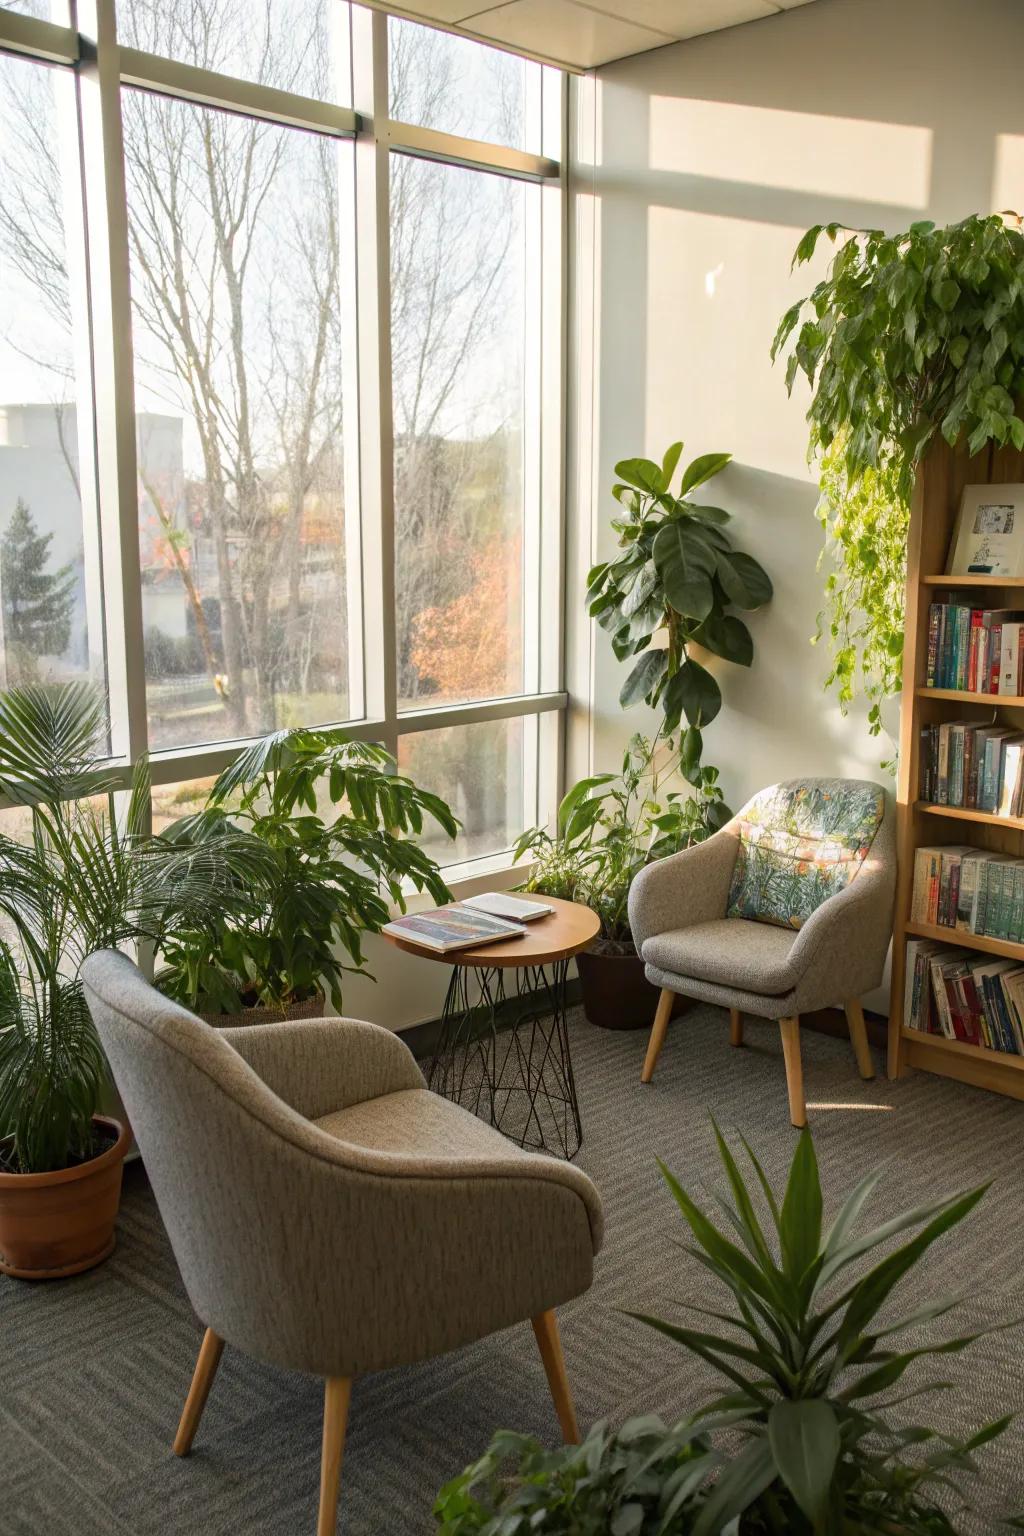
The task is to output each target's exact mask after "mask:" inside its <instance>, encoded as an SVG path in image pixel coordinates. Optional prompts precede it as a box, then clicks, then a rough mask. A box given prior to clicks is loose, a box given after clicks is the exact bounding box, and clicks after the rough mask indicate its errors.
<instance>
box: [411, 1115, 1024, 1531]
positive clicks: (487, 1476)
mask: <svg viewBox="0 0 1024 1536" xmlns="http://www.w3.org/2000/svg"><path fill="white" fill-rule="evenodd" d="M715 1136H716V1139H717V1144H718V1151H719V1156H720V1158H721V1162H722V1165H723V1168H724V1172H725V1176H726V1181H727V1185H728V1194H721V1195H720V1196H718V1207H719V1210H720V1212H721V1215H722V1216H723V1217H724V1221H725V1230H723V1228H722V1226H721V1225H719V1224H716V1222H714V1221H712V1220H711V1219H710V1217H709V1216H708V1215H707V1214H706V1213H705V1212H704V1211H703V1210H702V1209H701V1207H700V1206H699V1205H698V1204H697V1202H696V1201H695V1200H694V1199H693V1198H692V1197H691V1196H690V1195H689V1194H688V1193H687V1192H686V1191H685V1190H684V1189H683V1187H682V1186H681V1184H680V1183H679V1181H678V1179H676V1178H675V1176H674V1175H673V1174H672V1173H670V1172H669V1170H668V1169H667V1168H666V1167H665V1166H664V1164H662V1165H660V1166H661V1169H662V1173H663V1175H664V1178H665V1181H666V1183H667V1184H668V1187H669V1189H670V1190H671V1192H672V1195H673V1196H674V1198H675V1200H676V1203H677V1204H678V1206H679V1208H680V1210H681V1211H682V1213H683V1216H684V1218H685V1220H686V1223H687V1225H688V1227H689V1229H690V1233H691V1234H692V1236H693V1238H694V1239H695V1246H692V1247H691V1248H689V1249H688V1251H689V1252H690V1253H691V1255H692V1256H693V1257H694V1258H695V1259H696V1260H697V1261H698V1263H699V1264H700V1265H701V1266H702V1267H703V1268H704V1269H705V1270H707V1271H708V1272H709V1274H710V1275H711V1276H712V1277H713V1279H714V1281H715V1282H717V1283H718V1284H719V1285H720V1286H721V1287H722V1288H723V1289H724V1290H725V1291H726V1293H727V1294H728V1296H729V1297H731V1301H732V1306H731V1307H727V1310H716V1309H713V1308H706V1307H704V1306H702V1305H697V1304H696V1303H680V1306H681V1308H682V1309H683V1310H684V1311H689V1312H693V1313H695V1314H698V1315H699V1316H700V1317H702V1318H703V1319H705V1320H707V1323H708V1326H706V1327H703V1328H696V1327H687V1326H686V1325H684V1324H683V1323H679V1322H676V1321H666V1320H663V1319H661V1318H655V1317H651V1316H648V1315H646V1314H643V1313H629V1314H627V1315H629V1316H631V1317H635V1318H637V1319H638V1320H639V1321H641V1322H643V1323H646V1324H648V1325H649V1326H650V1327H652V1328H656V1329H657V1330H658V1331H659V1332H661V1333H663V1334H666V1335H667V1336H668V1337H669V1338H671V1339H674V1340H675V1341H676V1342H677V1343H679V1344H681V1345H683V1346H684V1348H686V1349H687V1350H689V1351H690V1352H691V1353H693V1354H695V1355H697V1356H699V1357H700V1358H701V1359H702V1360H704V1361H706V1362H708V1363H709V1364H711V1365H713V1366H714V1367H715V1368H716V1370H718V1371H719V1372H720V1373H721V1374H722V1376H724V1377H725V1379H726V1381H727V1383H728V1387H729V1389H728V1391H726V1392H725V1393H724V1394H722V1395H720V1396H717V1397H716V1398H714V1399H713V1400H712V1401H710V1402H709V1403H707V1404H706V1405H705V1406H704V1407H703V1408H702V1409H701V1410H700V1412H699V1413H697V1414H695V1415H693V1417H692V1418H690V1419H688V1420H685V1421H683V1422H681V1423H680V1424H677V1425H676V1426H675V1427H674V1428H671V1429H666V1428H665V1427H664V1426H663V1425H661V1424H660V1422H659V1421H657V1420H653V1419H650V1418H646V1419H643V1420H638V1421H634V1422H633V1423H631V1424H628V1425H625V1426H623V1429H622V1430H621V1431H620V1432H619V1435H618V1436H617V1437H609V1435H608V1434H607V1431H606V1429H605V1427H604V1426H603V1425H598V1426H596V1427H595V1429H594V1430H593V1431H592V1433H591V1435H590V1436H589V1437H588V1438H587V1440H586V1441H585V1443H584V1445H583V1446H581V1447H580V1446H568V1447H565V1448H564V1449H561V1450H558V1451H553V1452H542V1451H541V1450H540V1447H539V1446H538V1445H537V1444H536V1442H534V1441H530V1440H525V1439H520V1440H518V1441H517V1440H516V1439H515V1438H514V1437H513V1438H510V1437H508V1436H504V1437H501V1436H499V1437H498V1438H497V1439H496V1440H495V1441H494V1444H493V1445H492V1447H491V1450H490V1452H489V1453H488V1454H487V1456H485V1457H484V1458H483V1459H482V1460H481V1461H480V1462H477V1463H475V1464H474V1466H472V1467H470V1468H468V1469H467V1471H466V1472H464V1473H463V1474H462V1476H461V1477H459V1478H456V1479H455V1480H454V1481H453V1482H452V1483H450V1484H448V1485H447V1487H446V1488H444V1489H443V1490H442V1492H441V1495H440V1496H439V1499H438V1503H437V1505H436V1507H435V1516H436V1518H437V1520H438V1523H439V1525H440V1527H441V1530H442V1533H443V1536H533V1533H534V1532H537V1531H543V1532H545V1536H589V1533H590V1532H594V1533H597V1532H605V1531H607V1532H609V1533H611V1536H716V1533H723V1536H777V1533H778V1536H781V1533H784V1532H785V1533H792V1536H877V1533H886V1536H949V1533H953V1532H955V1531H956V1530H957V1528H958V1527H957V1525H956V1524H954V1518H955V1517H956V1510H955V1509H952V1505H953V1504H954V1501H955V1499H956V1498H957V1497H960V1496H961V1492H960V1490H961V1484H962V1481H963V1480H964V1479H965V1478H966V1477H968V1476H969V1475H971V1474H972V1473H974V1472H975V1471H976V1470H977V1468H976V1464H975V1461H974V1458H973V1452H974V1451H975V1450H977V1449H978V1448H979V1447H980V1446H982V1445H984V1444H986V1443H987V1442H988V1441H990V1440H993V1439H995V1437H996V1436H997V1435H999V1434H1001V1433H1002V1431H1003V1430H1004V1429H1005V1428H1006V1426H1007V1424H1008V1422H1009V1419H1008V1418H1001V1419H996V1420H994V1421H993V1422H991V1423H989V1424H986V1425H985V1426H984V1427H983V1428H981V1429H979V1430H978V1431H977V1433H975V1434H973V1435H972V1436H970V1437H969V1438H967V1439H963V1440H957V1439H953V1438H951V1437H949V1436H946V1435H942V1434H940V1433H939V1432H938V1431H937V1430H935V1429H933V1428H931V1427H929V1426H928V1425H925V1424H913V1423H909V1422H907V1421H906V1416H905V1415H903V1414H900V1415H899V1417H897V1416H896V1414H895V1412H894V1410H897V1409H898V1408H899V1409H901V1408H902V1407H903V1405H905V1404H907V1403H908V1402H910V1401H911V1400H912V1399H915V1398H919V1397H922V1396H923V1395H925V1394H927V1393H932V1392H939V1391H943V1390H948V1387H949V1384H948V1383H946V1382H942V1381H935V1380H926V1381H916V1382H915V1383H914V1384H913V1386H912V1387H909V1388H906V1389H903V1388H902V1385H901V1384H902V1380H903V1377H904V1375H905V1374H906V1373H907V1372H908V1371H909V1370H910V1369H911V1368H912V1367H913V1366H914V1365H915V1363H916V1362H918V1361H920V1360H923V1359H926V1358H927V1357H929V1356H941V1355H948V1354H953V1353H956V1352H958V1351H960V1350H962V1349H965V1348H966V1347H967V1346H968V1345H969V1344H971V1343H972V1342H973V1340H974V1339H976V1338H977V1337H978V1336H979V1335H978V1333H977V1332H974V1333H967V1334H960V1335H954V1336H951V1337H949V1338H945V1339H941V1340H938V1341H936V1342H930V1343H922V1342H918V1343H916V1344H915V1345H914V1346H913V1347H911V1348H904V1349H901V1348H899V1347H898V1343H897V1340H898V1337H899V1335H900V1334H902V1333H904V1332H907V1331H910V1330H912V1329H917V1328H921V1327H923V1326H925V1325H927V1324H931V1323H934V1322H935V1321H936V1320H937V1319H938V1318H941V1317H943V1316H944V1315H945V1314H947V1313H948V1312H950V1311H951V1310H952V1309H953V1308H954V1307H955V1306H957V1304H958V1301H959V1298H956V1297H953V1298H945V1299H942V1300H936V1301H933V1302H930V1303H927V1304H925V1305H922V1306H918V1307H917V1308H915V1309H914V1310H912V1311H911V1312H910V1313H909V1314H908V1315H906V1316H902V1317H892V1316H890V1315H889V1314H888V1313H887V1312H885V1315H883V1312H884V1309H885V1308H886V1306H887V1303H889V1301H890V1299H891V1298H892V1297H893V1293H894V1292H895V1290H896V1289H897V1287H898V1286H899V1285H900V1283H901V1282H902V1281H904V1280H905V1279H906V1277H907V1276H908V1275H909V1274H910V1273H911V1272H912V1271H913V1269H914V1266H915V1265H916V1264H917V1263H918V1262H919V1260H920V1259H921V1258H922V1257H923V1255H925V1254H926V1253H927V1252H928V1250H929V1248H930V1247H931V1246H932V1244H933V1243H935V1242H936V1241H937V1240H938V1239H939V1238H940V1237H942V1236H943V1235H944V1234H946V1233H947V1232H949V1231H950V1230H951V1229H952V1228H953V1227H955V1226H956V1225H957V1224H958V1223H959V1222H960V1221H962V1220H963V1219H964V1217H965V1216H967V1215H968V1214H969V1212H970V1211H972V1210H973V1209H974V1207H975V1206H976V1205H977V1203H978V1201H979V1200H980V1199H981V1198H982V1196H983V1195H984V1193H985V1188H986V1187H987V1186H985V1185H982V1186H980V1187H979V1188H976V1189H972V1190H968V1191H967V1192H966V1193H963V1194H958V1195H953V1196H951V1197H949V1198H945V1199H941V1200H935V1201H932V1202H929V1203H928V1204H926V1205H923V1206H918V1207H916V1208H915V1209H913V1210H910V1211H906V1212H903V1213H902V1214H900V1215H898V1216H892V1217H890V1218H889V1219H888V1220H885V1221H883V1222H881V1223H880V1224H879V1225H878V1226H876V1227H873V1228H870V1229H869V1230H867V1231H865V1232H860V1233H858V1230H857V1226H858V1222H859V1220H860V1218H861V1216H862V1214H863V1212H864V1210H865V1207H866V1206H867V1204H868V1201H869V1199H870V1197H871V1195H872V1193H873V1191H874V1190H875V1188H876V1186H877V1184H878V1182H879V1179H880V1177H881V1173H882V1170H876V1171H875V1172H873V1173H870V1174H868V1175H867V1177H866V1178H864V1179H862V1180H861V1182H860V1183H859V1184H858V1185H857V1187H856V1188H855V1189H854V1190H853V1192H852V1193H851V1194H850V1195H849V1197H848V1198H847V1199H846V1201H845V1202H844V1204H843V1206H842V1207H841V1209H840V1211H839V1214H838V1216H837V1217H836V1219H835V1221H834V1222H833V1223H832V1224H831V1226H830V1227H829V1228H828V1230H827V1231H826V1230H825V1228H824V1224H823V1200H822V1191H821V1183H820V1180H819V1176H818V1167H817V1161H816V1158H815V1153H814V1145H813V1142H812V1140H811V1136H810V1133H809V1132H808V1131H806V1130H805V1131H804V1132H803V1133H802V1134H801V1137H800V1140H799V1143H798V1145H797V1149H796V1152H795V1155H794V1158H793V1162H792V1165H791V1169H790V1173H789V1178H788V1182H787V1184H786V1188H785V1191H784V1193H783V1194H782V1197H781V1199H780V1198H779V1197H778V1196H777V1194H776V1193H775V1191H774V1190H773V1189H772V1186H771V1183H770V1182H769V1180H768V1178H767V1176H766V1174H765V1172H764V1169H763V1167H762V1166H761V1163H760V1162H759V1161H758V1159H757V1157H756V1156H755V1154H754V1152H753V1151H752V1150H751V1149H750V1147H749V1146H748V1145H747V1143H746V1142H744V1143H743V1146H744V1150H745V1154H746V1157H747V1159H748V1160H749V1164H750V1176H749V1177H750V1181H751V1183H750V1184H748V1181H747V1179H745V1178H744V1175H743V1172H742V1171H741V1169H740V1166H739V1164H738V1162H737V1160H736V1158H735V1157H734V1155H733V1153H732V1151H731V1149H730V1148H729V1146H728V1144H727V1142H726V1140H725V1138H724V1137H723V1136H722V1135H721V1133H720V1132H719V1130H718V1128H717V1126H716V1127H715ZM751 1185H752V1187H751ZM910 1232H912V1233H913V1236H911V1237H909V1238H908V1239H907V1240H905V1241H903V1242H902V1243H900V1242H898V1239H899V1238H900V1237H901V1235H902V1234H905V1233H910ZM712 1324H713V1325H714V1327H713V1329H712V1327H711V1326H710V1325H712ZM1007 1326H1009V1325H1007ZM723 1436H727V1437H728V1438H727V1439H725V1440H724V1442H723ZM623 1442H625V1443H623ZM640 1443H642V1445H643V1449H644V1454H643V1455H642V1456H636V1455H634V1454H632V1452H631V1450H630V1447H634V1448H635V1446H636V1445H637V1444H640ZM940 1494H941V1496H942V1502H941V1503H940V1502H939V1495H940ZM539 1511H540V1512H542V1513H538V1512H539ZM602 1521H603V1522H604V1523H603V1524H602ZM1009 1523H1011V1524H1018V1523H1019V1522H1017V1521H1011V1522H1009Z"/></svg>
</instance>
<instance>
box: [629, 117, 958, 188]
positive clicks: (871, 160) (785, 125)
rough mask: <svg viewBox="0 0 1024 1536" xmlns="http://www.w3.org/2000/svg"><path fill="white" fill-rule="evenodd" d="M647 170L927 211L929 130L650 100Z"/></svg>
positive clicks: (864, 120)
mask: <svg viewBox="0 0 1024 1536" xmlns="http://www.w3.org/2000/svg"><path fill="white" fill-rule="evenodd" d="M650 111H651V119H650V141H649V148H650V166H651V169H652V170H656V171H675V172H677V173H679V174H681V175H686V176H699V177H701V178H704V179H708V180H716V181H731V182H743V183H746V184H749V185H751V186H758V187H772V188H777V189H779V190H780V191H781V190H789V191H793V192H820V193H824V194H825V195H827V196H829V197H833V198H835V197H856V198H861V199H863V200H864V201H866V202H874V203H883V204H894V205H898V206H900V207H907V208H924V207H926V206H927V204H928V199H929V191H930V184H931V158H932V132H931V129H930V128H918V127H914V126H912V125H910V124H906V123H875V122H871V121H869V120H867V119H864V118H854V117H828V116H823V115H821V114H818V113H809V112H786V111H782V110H779V109H776V108H774V107H751V106H741V105H738V104H736V103H734V102H727V101H697V100H694V99H692V98H688V97H676V96H652V97H651V101H650Z"/></svg>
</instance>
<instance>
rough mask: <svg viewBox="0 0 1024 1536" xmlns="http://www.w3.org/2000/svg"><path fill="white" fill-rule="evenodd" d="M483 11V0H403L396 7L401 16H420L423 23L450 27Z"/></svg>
mask: <svg viewBox="0 0 1024 1536" xmlns="http://www.w3.org/2000/svg"><path fill="white" fill-rule="evenodd" d="M481 9H482V5H481V0H401V4H400V5H396V6H395V10H396V11H397V12H398V14H399V15H403V16H418V17H420V18H422V20H423V21H443V22H447V23H448V24H449V25H451V24H452V23H454V22H457V21H464V20H465V19H466V17H467V16H471V15H472V14H473V12H474V11H479V10H481Z"/></svg>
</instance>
